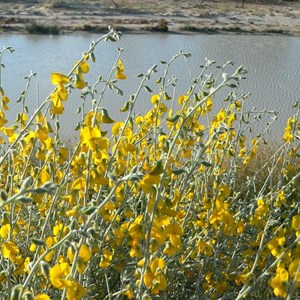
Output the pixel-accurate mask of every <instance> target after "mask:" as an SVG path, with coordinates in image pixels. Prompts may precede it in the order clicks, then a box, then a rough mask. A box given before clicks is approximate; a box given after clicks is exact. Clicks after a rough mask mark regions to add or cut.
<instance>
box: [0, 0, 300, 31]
mask: <svg viewBox="0 0 300 300" xmlns="http://www.w3.org/2000/svg"><path fill="white" fill-rule="evenodd" d="M242 6H243V5H242V1H219V0H215V1H192V0H187V1H176V0H173V1H171V0H170V1H158V0H150V1H137V0H117V1H110V0H106V1H95V0H86V1H70V0H64V1H58V0H52V1H41V0H40V1H39V0H29V1H17V0H16V1H0V28H1V30H2V32H30V33H46V34H49V33H50V34H57V33H66V32H105V31H106V29H107V25H113V26H114V27H115V28H117V29H121V30H122V31H123V32H125V31H126V32H134V33H137V32H153V31H154V32H155V31H162V32H184V33H186V32H205V33H218V32H222V33H231V32H234V33H246V34H247V33H248V34H250V33H251V34H253V33H256V34H288V35H296V36H299V35H300V2H299V1H290V2H289V1H249V2H248V1H247V2H245V3H244V6H243V7H242ZM161 20H163V21H161Z"/></svg>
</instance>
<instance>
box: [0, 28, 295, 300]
mask: <svg viewBox="0 0 300 300" xmlns="http://www.w3.org/2000/svg"><path fill="white" fill-rule="evenodd" d="M119 36H120V33H118V32H115V31H114V30H113V29H110V31H109V33H108V34H106V35H104V36H103V37H101V38H100V39H99V40H97V41H96V42H94V43H92V44H91V46H90V49H89V50H88V51H87V52H86V53H83V55H82V57H81V59H80V60H79V61H78V62H76V63H75V66H74V67H73V69H72V70H71V72H70V73H69V74H67V75H63V74H60V73H52V74H51V78H50V79H51V82H52V84H53V85H54V90H53V92H52V93H51V95H50V96H49V97H48V98H46V99H45V100H44V102H42V103H41V105H40V107H38V108H37V109H36V111H35V112H34V113H33V114H32V115H31V116H30V115H29V114H28V113H27V109H26V108H27V107H26V93H23V94H22V95H21V97H20V99H19V100H20V102H21V104H22V109H20V113H19V114H18V115H17V118H16V121H15V122H14V123H13V124H11V125H9V124H7V123H8V121H7V119H6V116H5V110H8V108H9V105H10V104H9V102H10V101H9V98H8V96H7V94H6V92H5V87H3V86H2V87H1V110H0V131H1V143H2V153H1V157H0V169H1V171H0V176H1V177H0V188H1V192H0V197H1V201H0V210H1V223H0V248H1V258H0V298H1V299H18V300H21V299H35V300H42V299H43V300H47V299H69V300H71V299H244V298H245V297H246V296H248V297H249V299H262V298H265V299H274V295H275V296H276V297H282V298H286V297H288V298H289V299H292V297H296V296H297V295H298V296H299V289H298V288H299V285H300V256H299V253H300V245H299V238H300V212H299V201H298V199H299V198H298V197H299V174H300V173H299V168H297V166H296V164H295V163H296V161H297V155H298V150H299V145H298V143H297V137H298V136H297V135H298V134H299V132H298V130H299V122H298V118H297V114H296V115H295V116H294V117H292V118H290V119H288V122H287V127H286V129H285V132H284V133H283V143H282V144H280V145H279V146H278V147H276V149H275V150H274V151H273V152H270V153H269V155H268V156H267V158H266V160H264V161H263V162H262V163H260V164H257V163H256V164H255V170H253V168H252V169H251V170H252V171H251V172H250V171H249V170H250V169H249V166H251V164H252V166H253V162H255V159H256V156H257V153H260V152H259V149H260V147H261V146H263V145H264V143H265V140H264V134H265V133H266V132H267V131H268V129H269V127H270V126H271V125H272V122H273V120H274V119H275V118H276V115H274V114H272V113H271V112H267V111H264V112H255V111H249V112H247V111H245V107H244V102H245V101H246V99H247V97H246V96H238V92H237V88H238V86H239V82H240V81H241V80H243V79H244V78H245V74H246V70H245V68H244V67H239V68H238V69H237V70H236V71H234V72H232V73H231V72H229V74H227V73H226V72H228V71H227V70H230V69H231V68H232V66H231V65H232V64H231V63H230V62H228V63H226V64H225V65H223V66H217V65H216V64H215V63H214V62H213V61H208V60H207V61H206V62H205V64H204V65H202V66H200V67H199V74H198V75H197V76H195V77H194V78H193V80H192V81H191V85H190V86H189V87H187V90H186V91H185V93H183V94H180V95H178V94H176V92H177V90H176V89H175V86H176V80H174V78H173V77H172V74H170V66H171V65H172V64H173V63H174V62H175V61H177V60H180V59H182V58H184V59H185V58H188V57H189V54H187V53H185V52H183V51H180V52H179V53H178V54H177V55H175V56H174V57H173V58H172V59H171V60H170V61H169V62H161V64H160V65H159V66H157V65H155V66H153V67H152V68H151V69H150V70H149V71H148V72H146V73H145V74H139V75H138V77H139V78H140V79H139V80H140V85H139V87H138V88H137V90H136V91H135V92H134V93H133V94H132V96H131V97H130V99H129V100H128V101H127V102H125V103H124V106H123V107H122V108H120V110H121V111H122V112H123V114H124V118H123V119H122V120H120V121H114V120H112V118H111V117H110V115H109V108H105V107H102V106H101V105H102V101H103V99H105V97H106V95H107V91H108V90H110V89H112V90H114V91H116V93H117V94H122V91H121V90H120V88H119V87H118V83H119V81H120V80H126V62H124V63H123V61H122V59H121V54H122V51H121V50H119V53H118V57H117V59H116V61H115V63H114V65H113V66H112V69H111V72H110V75H109V76H108V78H106V79H105V78H103V77H102V76H100V77H99V80H98V81H97V82H96V83H95V84H93V85H90V84H89V83H87V82H86V81H85V75H86V73H88V72H89V69H90V64H91V63H93V62H94V61H95V59H96V58H95V55H94V49H95V47H96V46H97V45H98V44H99V43H100V42H102V41H104V40H108V41H116V40H118V38H119ZM9 51H10V52H13V49H12V48H10V47H6V48H4V50H3V51H2V52H1V55H0V58H1V62H2V59H3V55H4V54H5V53H6V52H9ZM124 66H125V67H124ZM160 68H162V71H160ZM0 70H2V68H1V69H0ZM0 75H1V73H0ZM33 75H34V74H31V75H30V76H29V77H28V78H27V79H28V81H29V83H30V79H31V77H32V76H33ZM0 78H1V77H0ZM154 82H155V83H154ZM0 84H1V79H0ZM153 85H154V86H155V89H156V90H155V91H153V90H154V88H153V87H152V86H153ZM149 86H150V87H151V88H150V87H149ZM74 88H75V89H79V90H81V91H82V98H83V99H84V100H85V101H84V102H83V105H82V107H81V108H80V111H81V112H82V120H81V122H80V123H79V124H78V126H77V128H76V130H77V131H76V132H78V141H77V143H76V145H74V147H67V146H66V145H65V144H64V142H63V141H62V140H61V139H60V126H59V118H58V116H59V115H62V114H63V112H64V103H65V102H66V101H71V100H69V99H68V98H70V97H71V96H72V90H73V89H74ZM228 88H229V90H230V92H229V93H228V96H227V97H226V99H224V100H226V101H224V102H222V103H223V108H221V109H220V110H218V111H214V109H213V107H214V104H215V102H216V101H217V99H218V95H219V93H220V90H222V89H227V90H228ZM144 90H146V91H147V95H148V97H147V99H145V93H144ZM142 91H143V93H142ZM89 99H91V101H92V109H91V110H90V111H88V112H84V111H85V109H84V103H86V102H87V101H90V100H89ZM137 101H149V102H151V105H152V107H151V109H150V110H149V111H147V112H146V113H144V114H143V113H139V114H136V113H135V112H134V105H135V103H136V102H137ZM296 106H297V105H296ZM296 109H297V108H296ZM83 112H84V113H83ZM262 114H265V115H267V116H270V122H269V125H267V127H266V128H265V131H264V132H262V133H261V134H259V135H256V136H254V137H253V134H252V135H249V134H248V132H249V131H248V129H249V128H251V126H252V124H253V122H255V120H256V119H257V118H259V116H261V115H262ZM51 119H52V120H51ZM103 128H109V129H108V130H107V132H104V131H103ZM256 162H257V161H256ZM245 172H247V173H246V174H245Z"/></svg>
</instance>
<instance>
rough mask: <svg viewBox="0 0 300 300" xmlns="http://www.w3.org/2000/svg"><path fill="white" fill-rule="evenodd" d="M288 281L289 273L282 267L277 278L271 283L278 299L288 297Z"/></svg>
mask: <svg viewBox="0 0 300 300" xmlns="http://www.w3.org/2000/svg"><path fill="white" fill-rule="evenodd" d="M288 280H289V273H288V272H287V270H286V269H285V268H282V267H279V268H277V270H276V276H275V277H274V278H273V279H271V281H270V285H271V287H272V288H273V289H274V294H275V295H276V296H277V297H282V298H285V297H286V296H287V288H288Z"/></svg>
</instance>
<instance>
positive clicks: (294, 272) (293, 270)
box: [289, 258, 300, 283]
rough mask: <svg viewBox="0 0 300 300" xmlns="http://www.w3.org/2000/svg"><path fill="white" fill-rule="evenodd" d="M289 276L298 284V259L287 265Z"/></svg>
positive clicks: (299, 278)
mask: <svg viewBox="0 0 300 300" xmlns="http://www.w3.org/2000/svg"><path fill="white" fill-rule="evenodd" d="M289 274H290V276H291V277H292V278H293V279H294V280H295V281H297V282H298V283H300V258H296V259H294V260H293V261H292V262H291V263H290V265H289Z"/></svg>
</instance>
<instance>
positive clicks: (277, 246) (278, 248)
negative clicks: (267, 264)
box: [268, 236, 285, 257]
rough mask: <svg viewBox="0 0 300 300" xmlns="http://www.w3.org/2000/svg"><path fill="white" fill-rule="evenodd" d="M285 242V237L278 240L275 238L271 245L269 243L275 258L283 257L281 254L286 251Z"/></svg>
mask: <svg viewBox="0 0 300 300" xmlns="http://www.w3.org/2000/svg"><path fill="white" fill-rule="evenodd" d="M284 242H285V237H284V236H283V237H278V238H273V239H272V240H271V241H270V242H269V243H268V248H269V249H270V250H271V253H272V255H273V256H275V257H278V256H280V255H281V253H282V252H283V251H284V247H283V245H284Z"/></svg>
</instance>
